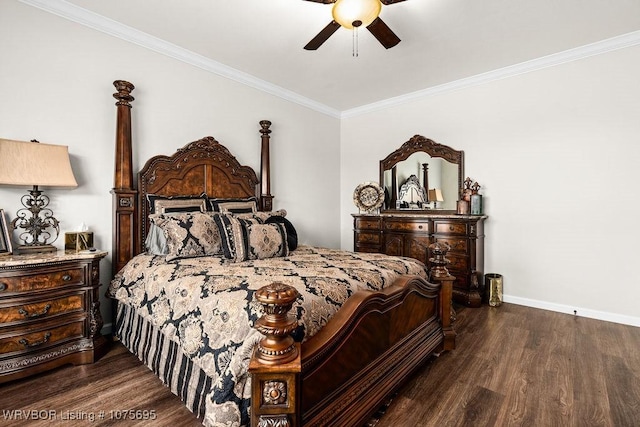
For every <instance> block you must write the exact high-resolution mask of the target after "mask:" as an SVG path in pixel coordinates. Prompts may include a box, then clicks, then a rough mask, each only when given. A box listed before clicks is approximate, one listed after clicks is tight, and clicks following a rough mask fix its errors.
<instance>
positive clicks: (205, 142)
mask: <svg viewBox="0 0 640 427" xmlns="http://www.w3.org/2000/svg"><path fill="white" fill-rule="evenodd" d="M113 84H114V86H115V87H116V89H117V91H118V92H117V93H115V94H113V96H114V97H115V98H116V99H117V100H118V102H116V105H117V108H118V118H117V125H116V126H117V131H116V161H115V174H114V187H113V190H112V191H111V193H112V194H113V237H112V238H113V247H112V251H113V263H112V264H113V273H114V274H115V273H117V272H118V271H120V269H121V268H122V267H124V265H125V264H126V263H127V261H129V260H130V259H131V258H133V257H134V256H135V255H137V254H139V253H141V252H142V251H143V250H144V249H143V246H144V241H145V239H146V236H147V232H148V231H149V206H148V203H147V195H148V194H157V195H163V196H199V195H201V194H202V193H205V194H206V195H207V196H208V197H211V198H213V197H221V198H231V197H233V198H239V197H251V196H255V197H257V198H258V201H259V203H258V206H259V208H260V210H263V211H270V210H271V209H272V200H273V196H272V195H271V193H270V192H271V188H270V166H269V141H270V136H269V134H270V133H271V130H270V129H269V127H270V126H271V122H270V121H268V120H262V121H261V122H260V134H261V141H262V145H261V167H260V180H258V177H257V175H256V173H255V171H254V170H253V169H252V168H251V167H249V166H243V165H241V164H240V163H239V162H238V160H237V159H236V158H235V156H233V154H231V152H230V151H229V150H228V149H227V148H226V147H225V146H223V145H222V144H220V143H219V142H218V141H216V140H215V139H214V138H212V137H210V136H208V137H205V138H202V139H200V140H198V141H194V142H191V143H189V144H187V145H185V146H184V147H183V148H180V149H178V151H177V152H176V153H175V154H173V155H172V156H165V155H158V156H155V157H152V158H151V159H149V160H148V161H147V162H146V164H145V165H144V167H143V168H142V169H141V170H140V172H139V173H138V182H137V184H138V185H137V188H134V186H133V184H134V181H133V169H132V155H131V153H132V140H131V101H133V100H134V98H133V96H131V91H132V90H133V89H134V86H133V85H132V84H131V83H129V82H126V81H123V80H116V81H115V82H114V83H113ZM258 184H260V185H258Z"/></svg>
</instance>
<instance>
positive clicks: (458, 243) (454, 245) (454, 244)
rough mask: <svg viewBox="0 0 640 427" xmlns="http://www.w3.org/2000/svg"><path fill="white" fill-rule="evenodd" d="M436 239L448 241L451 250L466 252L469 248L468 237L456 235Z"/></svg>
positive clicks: (443, 241)
mask: <svg viewBox="0 0 640 427" xmlns="http://www.w3.org/2000/svg"><path fill="white" fill-rule="evenodd" d="M435 241H436V242H440V243H447V244H448V245H449V246H450V247H451V250H450V252H458V253H463V254H466V253H467V250H468V249H469V241H468V240H467V239H460V238H456V237H436V239H435Z"/></svg>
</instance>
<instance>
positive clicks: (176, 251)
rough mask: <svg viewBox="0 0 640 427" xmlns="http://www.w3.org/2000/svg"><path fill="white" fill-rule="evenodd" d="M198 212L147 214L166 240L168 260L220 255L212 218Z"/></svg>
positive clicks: (217, 235) (218, 237)
mask: <svg viewBox="0 0 640 427" xmlns="http://www.w3.org/2000/svg"><path fill="white" fill-rule="evenodd" d="M215 216H218V215H213V216H212V215H210V214H207V213H200V212H184V213H174V214H171V215H166V214H156V215H149V219H150V220H151V222H152V223H153V224H155V225H156V226H157V227H159V228H160V229H162V231H163V233H164V236H165V238H166V241H167V261H171V260H174V259H177V258H192V257H199V256H209V255H219V254H220V253H221V239H220V233H219V231H218V227H217V226H216V223H215V221H214V217H215Z"/></svg>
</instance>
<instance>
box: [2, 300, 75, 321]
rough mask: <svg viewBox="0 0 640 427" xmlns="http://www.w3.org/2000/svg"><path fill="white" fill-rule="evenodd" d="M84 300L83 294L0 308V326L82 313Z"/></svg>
mask: <svg viewBox="0 0 640 427" xmlns="http://www.w3.org/2000/svg"><path fill="white" fill-rule="evenodd" d="M85 300H86V295H85V293H78V294H74V295H65V296H62V297H59V298H49V299H44V300H42V301H29V302H28V303H26V302H25V303H20V304H14V305H12V306H9V307H0V326H7V325H10V324H14V323H21V322H29V321H32V320H35V319H47V318H49V317H54V316H57V315H60V314H65V313H74V312H83V311H85V310H86V307H85Z"/></svg>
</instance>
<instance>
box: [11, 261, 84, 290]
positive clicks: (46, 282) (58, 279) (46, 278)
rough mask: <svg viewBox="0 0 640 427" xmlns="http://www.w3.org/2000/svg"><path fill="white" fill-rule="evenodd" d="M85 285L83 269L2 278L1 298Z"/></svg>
mask: <svg viewBox="0 0 640 427" xmlns="http://www.w3.org/2000/svg"><path fill="white" fill-rule="evenodd" d="M83 284H84V270H83V269H82V268H81V267H78V268H68V269H64V270H60V271H52V272H49V273H42V274H32V275H29V274H25V275H23V276H13V277H0V297H1V296H3V295H4V294H8V293H22V292H31V291H39V290H43V289H51V288H56V287H59V286H69V285H83Z"/></svg>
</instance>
